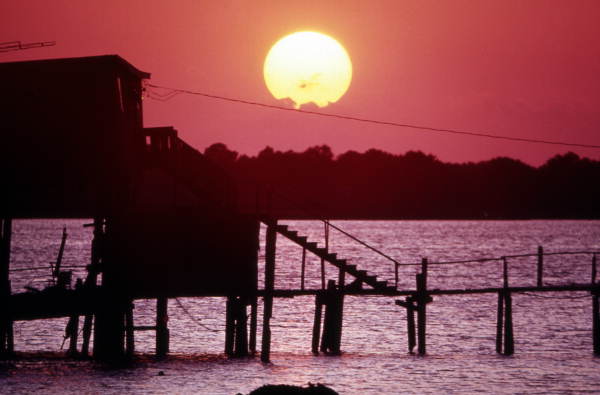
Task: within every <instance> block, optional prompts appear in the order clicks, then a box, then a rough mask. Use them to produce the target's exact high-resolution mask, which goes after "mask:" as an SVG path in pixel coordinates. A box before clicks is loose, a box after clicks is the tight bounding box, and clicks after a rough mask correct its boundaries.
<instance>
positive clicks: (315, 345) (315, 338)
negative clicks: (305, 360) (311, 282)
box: [311, 294, 323, 355]
mask: <svg viewBox="0 0 600 395" xmlns="http://www.w3.org/2000/svg"><path fill="white" fill-rule="evenodd" d="M322 316H323V296H322V295H321V294H317V295H316V296H315V318H314V321H313V331H312V347H311V350H312V353H313V354H315V355H316V354H318V353H319V340H320V336H321V318H322Z"/></svg>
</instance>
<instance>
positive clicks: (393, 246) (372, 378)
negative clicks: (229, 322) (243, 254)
mask: <svg viewBox="0 0 600 395" xmlns="http://www.w3.org/2000/svg"><path fill="white" fill-rule="evenodd" d="M85 222H87V221H83V220H53V221H39V220H36V221H30V220H28V221H15V224H14V237H13V251H12V253H13V258H12V263H11V265H12V266H11V268H12V269H19V268H26V267H36V268H42V269H43V270H40V271H35V272H30V271H26V272H15V273H13V274H12V277H11V279H12V286H13V292H21V291H23V287H24V286H26V285H29V286H34V287H38V288H41V287H43V286H44V285H45V282H46V281H47V279H48V277H49V275H50V270H49V262H50V261H52V260H54V259H55V257H56V253H57V251H58V246H59V244H60V235H61V230H62V226H63V224H66V226H67V231H68V232H69V239H68V241H67V249H66V251H65V258H64V265H66V266H85V265H86V264H87V263H88V262H89V241H90V239H91V230H90V229H89V228H83V227H82V224H83V223H85ZM335 223H336V224H337V225H339V226H341V227H342V228H344V229H347V230H349V231H350V232H351V233H353V234H355V235H357V236H358V237H360V238H361V239H363V240H365V241H367V242H369V243H370V244H372V245H374V246H375V247H377V248H380V249H381V250H383V251H385V252H386V253H388V254H389V255H391V256H393V257H394V258H395V259H397V260H399V261H400V262H402V263H405V262H406V263H415V262H419V261H420V259H421V258H422V257H428V258H429V259H430V260H432V261H438V260H460V259H468V258H473V257H490V256H491V257H497V256H501V255H510V254H523V253H534V252H536V249H537V246H538V245H543V246H544V247H545V249H546V251H547V252H552V251H564V250H568V251H573V250H596V251H598V250H600V221H388V222H376V221H373V222H361V221H344V222H342V221H339V222H335ZM291 225H292V227H293V228H294V229H297V230H300V233H301V234H309V235H310V236H311V237H310V238H309V239H311V240H314V241H319V242H322V241H323V227H322V225H320V224H318V223H316V222H310V221H296V222H291ZM330 245H331V248H330V249H331V250H332V251H333V252H337V253H338V256H339V257H341V258H349V259H350V260H351V263H356V264H358V266H359V267H360V268H363V269H367V270H369V271H370V272H372V273H375V274H377V275H378V276H379V277H380V278H382V279H385V280H388V281H393V279H394V272H393V265H391V264H390V263H389V262H388V261H386V260H384V259H381V258H380V257H377V256H376V255H375V254H374V253H372V252H370V251H369V250H366V249H365V248H363V247H361V246H359V245H357V244H356V243H355V242H351V241H349V240H348V239H347V238H344V237H343V236H342V235H340V234H337V233H335V232H334V233H332V235H331V240H330ZM263 253H264V251H263V250H261V254H263ZM300 259H301V249H300V248H299V247H297V246H295V245H292V244H291V243H289V242H287V240H284V239H283V238H279V239H278V255H277V275H276V288H289V287H292V286H293V287H295V288H296V287H299V284H300V283H299V273H300ZM589 260H590V258H589V256H588V257H582V256H568V257H564V256H563V257H559V256H550V257H547V258H546V260H545V270H546V274H545V281H546V282H547V283H548V284H558V283H568V282H588V281H589V278H590V277H589V276H590V261H589ZM263 264H264V262H263V259H262V258H261V262H260V265H261V267H262V265H263ZM307 264H308V267H307V285H308V286H309V287H312V288H317V287H319V286H320V274H319V268H320V262H319V260H318V259H317V258H314V257H313V258H311V259H309V260H308V262H307ZM416 270H417V267H416V266H406V267H402V268H401V273H400V274H401V275H400V288H403V289H405V288H410V289H412V288H414V274H415V273H416ZM74 271H75V273H74V275H75V276H79V277H83V276H85V270H84V269H83V268H81V269H74ZM327 274H328V276H330V277H331V278H336V276H337V271H335V270H333V268H332V267H330V268H328V270H327ZM429 276H430V277H429V278H430V280H429V283H430V288H444V287H452V288H462V287H473V286H499V285H500V284H501V271H500V266H499V264H497V263H494V262H492V263H487V264H475V265H473V264H472V265H462V266H456V267H455V266H432V267H431V271H430V273H429ZM534 276H535V258H531V259H529V258H527V259H518V260H514V262H513V261H510V281H511V285H529V284H533V283H534V282H535V280H534ZM261 282H262V280H261ZM544 296H547V297H553V298H552V299H548V298H540V297H536V296H534V295H524V294H519V295H515V296H514V299H513V304H514V306H513V309H514V330H515V349H516V353H515V355H514V356H513V357H502V356H498V355H496V354H495V325H496V295H480V296H446V297H435V298H434V302H433V303H431V304H430V305H429V307H428V328H427V329H428V337H427V340H428V355H427V356H426V357H424V358H423V357H418V356H413V355H409V354H408V353H407V352H406V350H407V346H406V313H405V312H404V311H403V309H401V308H399V307H397V306H395V305H394V300H395V299H396V298H389V297H388V298H385V297H368V298H365V297H362V298H360V297H348V298H347V299H346V302H345V311H344V333H343V338H342V349H343V351H344V354H343V355H342V356H341V357H325V356H318V357H315V356H313V355H311V354H310V340H311V338H310V336H311V329H312V317H313V313H314V299H313V298H312V297H296V298H293V299H277V300H276V301H275V307H274V317H273V320H272V331H273V337H272V350H273V354H272V361H273V363H272V364H268V365H263V364H261V363H260V361H259V360H258V359H242V360H228V359H227V358H225V357H224V356H223V355H222V352H223V344H224V333H223V329H224V312H225V303H224V300H223V299H222V298H204V299H191V298H182V299H181V300H180V303H181V305H183V306H184V307H185V309H186V310H188V311H190V312H191V313H192V314H193V318H194V319H192V317H190V316H188V315H187V314H185V313H184V312H183V310H182V308H181V306H180V305H179V304H178V303H176V302H175V301H174V300H171V301H169V313H170V320H169V327H170V331H171V350H172V352H173V356H172V357H170V358H169V359H167V360H166V361H162V362H156V361H153V360H152V358H150V357H143V358H142V360H141V361H140V362H139V363H137V364H136V365H135V366H134V367H132V368H129V369H121V370H106V369H102V368H100V367H98V366H97V365H95V364H94V363H92V362H77V361H70V360H64V359H58V360H57V359H56V358H50V359H47V358H46V359H44V358H39V357H28V358H24V359H23V360H19V361H13V362H9V363H8V364H5V365H0V385H1V388H2V389H1V390H0V392H6V393H9V392H11V393H12V392H14V393H21V392H39V393H98V392H102V393H105V392H106V393H122V392H134V393H166V392H169V393H170V392H176V393H201V394H236V393H238V392H242V393H248V392H249V391H250V390H252V389H254V388H256V387H258V386H260V385H262V384H266V383H286V384H302V385H305V384H306V383H307V382H309V381H310V382H313V383H314V382H321V383H326V384H328V385H330V386H332V387H333V388H334V389H335V390H337V391H338V392H339V393H340V394H363V393H367V394H377V393H392V394H393V393H453V392H454V393H474V392H485V393H490V392H493V393H507V394H508V393H517V392H538V393H561V392H574V393H580V392H585V391H598V390H600V385H599V384H598V383H600V369H599V368H600V359H599V358H594V357H593V355H592V338H591V298H589V297H586V295H585V293H582V292H578V293H577V292H575V293H569V294H561V295H558V294H547V295H544ZM566 296H569V297H570V298H566ZM573 297H575V298H573ZM579 297H581V298H579ZM154 309H155V303H154V301H146V300H140V301H136V303H135V312H134V318H135V324H136V325H152V324H153V321H154V313H155V310H154ZM198 321H199V322H198ZM260 322H261V306H259V336H260ZM65 325H66V320H65V319H55V320H46V321H43V322H41V321H36V322H17V323H15V343H16V349H17V351H48V352H50V351H51V352H56V351H59V349H60V346H61V343H62V335H63V333H64V328H65ZM259 343H260V339H259ZM136 350H137V351H138V352H140V353H142V354H151V353H152V352H153V350H154V336H153V334H152V332H141V333H140V332H138V333H136ZM159 371H163V372H164V373H165V375H164V376H158V372H159Z"/></svg>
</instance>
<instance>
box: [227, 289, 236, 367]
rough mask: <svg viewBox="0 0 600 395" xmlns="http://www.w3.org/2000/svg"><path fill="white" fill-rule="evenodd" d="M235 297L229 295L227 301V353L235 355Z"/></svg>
mask: <svg viewBox="0 0 600 395" xmlns="http://www.w3.org/2000/svg"><path fill="white" fill-rule="evenodd" d="M234 304H235V297H233V296H228V297H227V299H226V302H225V355H227V356H232V355H233V343H234V340H235V319H234V310H235V307H234Z"/></svg>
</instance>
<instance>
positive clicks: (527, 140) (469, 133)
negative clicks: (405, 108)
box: [146, 84, 600, 149]
mask: <svg viewBox="0 0 600 395" xmlns="http://www.w3.org/2000/svg"><path fill="white" fill-rule="evenodd" d="M146 86H148V87H151V88H157V89H166V90H169V91H171V92H170V93H167V94H165V95H161V94H159V93H157V92H154V93H153V94H149V95H148V97H149V98H150V99H154V100H159V101H167V100H170V99H171V98H173V97H175V96H176V95H177V94H180V93H185V94H188V95H195V96H203V97H207V98H209V99H217V100H223V101H228V102H232V103H241V104H247V105H252V106H258V107H264V108H270V109H274V110H283V111H291V112H296V113H301V114H311V115H318V116H322V117H329V118H337V119H345V120H348V121H356V122H365V123H371V124H376V125H386V126H394V127H401V128H410V129H418V130H422V131H428V132H439V133H451V134H460V135H466V136H472V137H483V138H490V139H497V140H508V141H518V142H524V143H535V144H549V145H562V146H568V147H579V148H594V149H600V145H594V144H580V143H569V142H564V141H552V140H539V139H530V138H524V137H511V136H502V135H497V134H490V133H483V132H478V131H466V130H458V129H448V128H436V127H431V126H423V125H414V124H408V123H400V122H391V121H380V120H376V119H370V118H359V117H354V116H350V115H341V114H328V113H322V112H317V111H310V110H300V109H295V108H288V107H283V106H276V105H272V104H265V103H260V102H255V101H250V100H243V99H236V98H232V97H226V96H219V95H212V94H208V93H203V92H196V91H191V90H187V89H176V88H169V87H165V86H160V85H154V84H146ZM175 92H176V93H175ZM174 93H175V94H174ZM153 95H156V96H160V97H162V98H156V97H153ZM165 96H167V97H166V98H165Z"/></svg>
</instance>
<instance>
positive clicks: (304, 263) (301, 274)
mask: <svg viewBox="0 0 600 395" xmlns="http://www.w3.org/2000/svg"><path fill="white" fill-rule="evenodd" d="M305 273H306V248H304V247H303V248H302V269H301V271H300V289H301V290H302V291H304V277H305Z"/></svg>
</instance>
